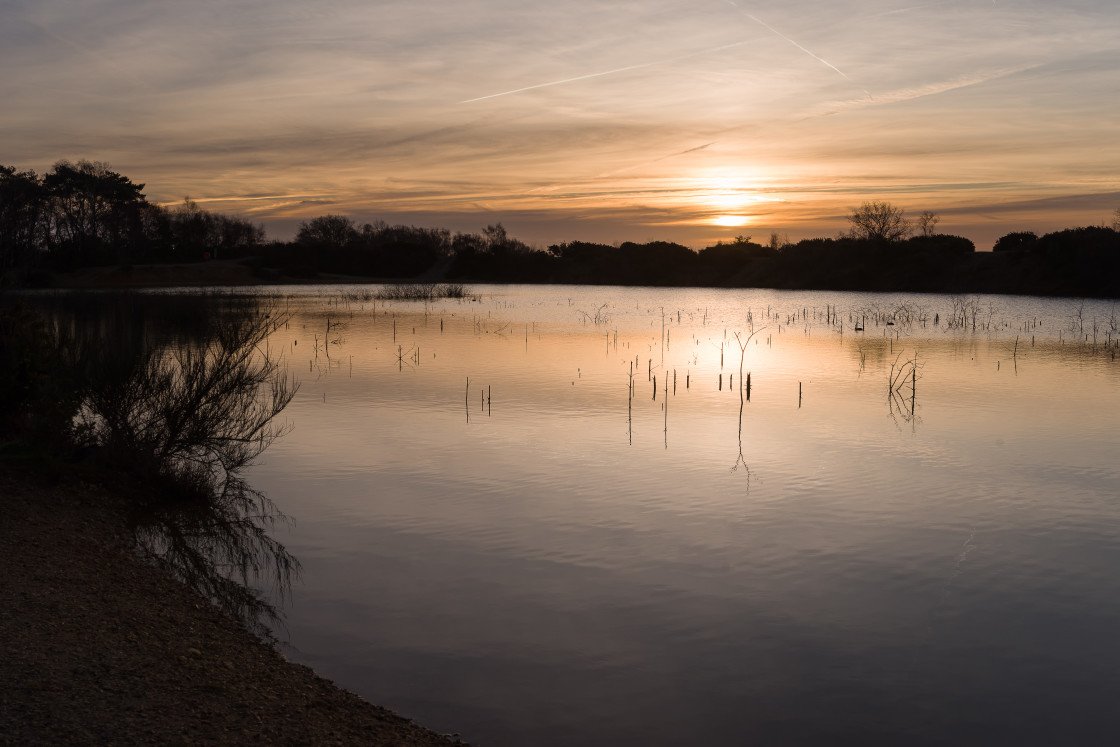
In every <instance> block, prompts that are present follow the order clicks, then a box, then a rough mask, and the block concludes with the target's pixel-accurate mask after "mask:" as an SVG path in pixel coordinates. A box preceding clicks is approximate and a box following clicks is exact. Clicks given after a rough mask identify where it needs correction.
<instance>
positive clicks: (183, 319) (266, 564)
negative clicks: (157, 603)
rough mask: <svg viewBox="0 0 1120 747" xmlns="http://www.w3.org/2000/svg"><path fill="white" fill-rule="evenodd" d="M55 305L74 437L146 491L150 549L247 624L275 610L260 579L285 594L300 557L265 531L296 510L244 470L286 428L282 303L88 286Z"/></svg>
mask: <svg viewBox="0 0 1120 747" xmlns="http://www.w3.org/2000/svg"><path fill="white" fill-rule="evenodd" d="M51 318H53V319H54V322H55V329H56V331H57V336H58V339H59V340H60V347H61V349H62V351H63V356H64V359H65V360H66V362H67V367H68V368H69V369H70V371H71V372H72V373H73V375H74V377H75V381H76V382H77V384H76V385H77V389H78V393H79V401H80V403H81V404H80V407H79V409H78V411H77V413H76V414H75V417H74V426H73V439H74V441H75V443H76V445H77V446H78V447H79V448H80V449H82V450H83V451H84V452H85V453H87V454H90V455H92V456H94V457H95V458H96V459H97V461H99V462H100V463H102V464H103V465H106V466H109V467H112V468H114V469H117V470H121V471H123V472H125V473H127V474H129V475H130V476H131V477H132V478H134V481H135V483H136V484H137V485H138V486H139V487H140V489H141V491H142V492H143V498H142V499H141V501H140V503H141V505H142V507H143V509H144V511H143V514H142V515H143V517H144V518H143V519H142V520H140V521H138V523H137V526H136V539H137V543H138V545H139V547H140V549H141V551H142V552H143V553H144V554H145V555H146V556H148V557H149V558H151V559H154V560H157V561H158V562H160V563H161V564H163V565H165V566H166V567H167V568H168V569H169V570H170V571H171V572H172V573H173V574H175V575H176V576H177V577H179V578H180V579H182V580H184V581H186V582H188V583H190V584H192V585H193V586H195V587H196V588H198V589H199V590H200V591H201V592H202V593H204V594H205V595H206V596H208V597H209V598H210V599H212V600H213V601H215V602H216V603H218V604H219V605H220V606H221V607H222V608H223V609H225V610H227V611H228V612H230V613H231V614H234V615H235V616H237V617H238V618H240V619H241V620H242V621H244V622H245V623H246V624H247V625H248V626H249V627H251V628H254V629H256V630H257V631H258V632H266V631H267V629H266V628H265V627H264V624H263V622H264V621H263V620H262V618H267V619H270V620H275V619H276V612H275V610H274V609H273V608H272V607H271V605H269V604H268V602H266V601H264V600H263V599H262V598H261V596H260V595H259V593H258V592H257V591H256V590H255V589H253V588H251V585H252V584H256V583H258V582H260V581H262V580H265V579H269V578H270V577H271V585H273V586H274V587H275V588H276V589H277V590H278V591H279V592H280V594H281V595H283V593H284V592H285V591H286V590H287V588H288V586H289V584H290V581H291V577H292V574H293V573H298V571H299V565H298V562H297V561H296V560H295V558H293V557H292V556H291V555H289V554H288V552H287V551H286V550H285V549H284V547H283V545H281V544H280V543H278V542H276V541H275V540H273V539H272V538H271V537H269V536H268V534H267V530H268V529H269V528H271V527H272V526H273V525H274V523H275V522H276V521H277V520H282V521H283V520H286V519H285V517H283V516H282V515H281V514H279V512H277V511H276V509H275V507H274V506H273V505H272V503H271V502H270V501H269V500H268V499H267V498H266V497H265V496H264V495H263V494H262V493H260V492H259V491H256V490H254V489H253V488H252V487H250V486H249V485H248V484H247V483H246V482H245V481H244V480H243V479H242V478H241V476H240V472H241V470H243V469H244V468H245V467H246V466H248V465H249V464H251V463H252V462H253V461H254V460H255V459H256V458H257V457H258V456H259V455H260V454H261V453H262V452H263V451H264V450H265V449H266V448H268V446H269V445H270V444H271V443H272V442H273V441H274V440H275V439H276V438H278V437H279V436H281V435H282V434H283V433H284V432H285V431H286V428H285V427H283V426H281V425H278V424H276V422H275V419H276V416H277V415H279V413H280V412H281V411H282V410H283V409H284V407H285V406H287V404H288V402H290V401H291V399H292V397H293V396H294V395H295V391H296V389H297V386H296V385H295V384H293V383H291V382H290V381H289V380H288V378H287V375H286V371H285V369H284V367H283V365H282V360H281V358H280V357H279V356H277V355H274V354H273V353H272V351H271V350H270V349H269V348H268V345H267V339H268V336H269V334H271V332H272V331H273V330H274V329H276V327H277V326H279V325H282V324H284V323H285V322H286V321H287V320H288V315H287V313H286V312H283V311H281V310H280V309H279V308H278V307H277V306H276V305H275V304H271V305H268V304H261V303H260V302H259V301H258V300H256V299H254V298H245V297H236V296H227V295H216V296H207V295H179V296H175V295H172V296H168V295H158V296H156V295H147V294H135V293H126V294H80V295H73V296H60V297H57V298H55V299H53V300H52V308H51Z"/></svg>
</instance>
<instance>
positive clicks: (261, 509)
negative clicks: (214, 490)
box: [133, 479, 300, 637]
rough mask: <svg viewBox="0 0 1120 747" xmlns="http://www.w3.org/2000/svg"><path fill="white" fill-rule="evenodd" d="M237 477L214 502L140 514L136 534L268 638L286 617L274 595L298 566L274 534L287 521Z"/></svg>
mask: <svg viewBox="0 0 1120 747" xmlns="http://www.w3.org/2000/svg"><path fill="white" fill-rule="evenodd" d="M231 483H232V484H230V485H227V487H226V491H225V494H224V495H221V496H217V497H215V499H214V500H212V501H208V502H201V501H200V502H198V503H193V502H192V503H191V504H190V505H186V506H156V507H151V508H149V509H147V510H144V511H142V512H137V514H136V516H135V523H134V526H133V536H134V538H135V540H136V546H137V548H138V550H139V551H140V553H141V555H142V556H143V557H145V558H146V559H148V560H151V561H154V562H155V563H156V564H157V565H159V566H161V567H163V568H165V569H166V570H168V571H169V572H170V573H171V574H172V575H173V576H175V578H177V579H179V580H180V581H182V582H184V583H186V584H188V585H190V586H192V587H194V588H195V589H196V590H198V591H199V592H200V593H201V594H203V595H204V596H205V597H207V598H208V599H209V600H210V601H212V602H213V603H215V604H216V605H218V607H220V608H221V609H222V610H224V611H225V612H226V613H228V614H229V615H232V616H233V617H234V618H236V619H237V620H239V621H240V622H241V623H242V624H243V625H245V627H247V628H248V629H249V630H251V631H253V632H254V633H257V634H258V635H261V636H264V637H268V636H269V635H270V625H269V624H270V623H276V622H279V619H280V615H279V612H278V610H277V609H276V607H275V606H274V605H273V604H272V602H270V601H269V599H270V598H271V599H275V600H278V601H283V599H284V598H285V596H286V595H287V593H288V592H289V590H290V589H291V584H292V581H293V580H294V579H295V578H298V577H299V572H300V565H299V561H298V560H296V558H295V557H293V556H292V555H291V554H290V553H289V552H288V551H287V550H286V549H285V548H284V546H283V545H282V544H280V543H279V542H277V541H276V540H275V539H273V538H272V537H271V536H269V533H268V531H269V530H270V529H272V528H273V527H274V526H275V525H276V524H277V523H278V522H279V523H288V522H289V519H288V517H287V516H285V515H284V514H282V513H280V512H279V511H278V510H277V509H276V507H275V506H274V505H273V503H272V501H270V500H269V499H268V498H266V497H265V496H264V495H263V494H261V493H260V492H258V491H255V490H253V489H251V488H250V487H249V486H248V485H246V484H245V483H244V482H243V481H241V480H239V479H235V480H232V481H231Z"/></svg>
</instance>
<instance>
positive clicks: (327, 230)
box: [296, 215, 360, 247]
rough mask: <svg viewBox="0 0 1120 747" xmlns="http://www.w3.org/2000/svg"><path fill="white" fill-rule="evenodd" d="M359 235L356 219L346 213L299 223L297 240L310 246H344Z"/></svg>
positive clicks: (322, 216) (323, 216)
mask: <svg viewBox="0 0 1120 747" xmlns="http://www.w3.org/2000/svg"><path fill="white" fill-rule="evenodd" d="M359 236H360V234H359V233H358V229H357V227H356V226H355V225H354V221H353V220H352V219H350V218H348V217H346V216H345V215H321V216H319V217H318V218H312V219H311V220H309V221H304V222H303V223H300V224H299V231H298V233H296V241H297V242H298V243H300V244H306V245H308V246H334V247H344V246H346V245H348V244H350V243H351V242H353V241H355V240H357V239H358V238H359Z"/></svg>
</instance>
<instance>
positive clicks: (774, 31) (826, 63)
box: [744, 13, 851, 80]
mask: <svg viewBox="0 0 1120 747" xmlns="http://www.w3.org/2000/svg"><path fill="white" fill-rule="evenodd" d="M744 15H745V16H746V17H747V18H749V19H751V20H752V21H754V22H755V23H757V24H759V25H760V26H762V27H764V28H766V29H768V30H769V31H770V32H771V33H772V34H774V35H775V36H777V37H778V38H780V39H785V40H786V41H787V42H789V43H790V44H792V45H793V46H795V47H797V48H798V49H800V50H801V51H802V52H804V53H805V54H807V55H809V56H810V57H812V58H813V59H814V60H816V61H817V62H819V63H821V64H822V65H824V66H825V67H828V68H831V69H833V70H835V71H836V72H837V73H839V74H840V77H842V78H843V79H844V80H851V78H849V77H848V76H847V75H845V74H844V71H843V70H841V69H840V68H838V67H836V66H835V65H833V64H832V63H831V62H829V61H828V60H826V59H824V58H822V57H817V56H816V55H815V54H813V53H812V52H810V51H809V50H808V49H805V47H803V46H801V45H800V44H798V43H797V42H795V41H794V40H793V39H790V38H789V37H788V36H786V35H785V34H783V33H782V32H780V31H778V30H777V29H776V28H774V27H773V26H771V25H770V24H768V23H766V21H763V20H761V19H759V18H755V17H754V16H752V15H751V14H750V13H744Z"/></svg>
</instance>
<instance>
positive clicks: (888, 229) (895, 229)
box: [848, 200, 912, 241]
mask: <svg viewBox="0 0 1120 747" xmlns="http://www.w3.org/2000/svg"><path fill="white" fill-rule="evenodd" d="M848 222H849V223H851V224H852V228H851V231H850V232H849V235H850V236H851V237H852V238H854V239H865V240H868V241H899V240H901V239H904V238H906V237H907V236H909V235H910V232H911V230H912V229H911V227H910V221H908V220H906V218H905V217H903V210H902V208H896V207H895V206H894V205H892V204H890V203H889V202H884V201H881V200H873V201H871V202H865V203H863V204H862V205H860V206H859V207H858V208H855V209H853V210H852V213H851V215H849V216H848Z"/></svg>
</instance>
